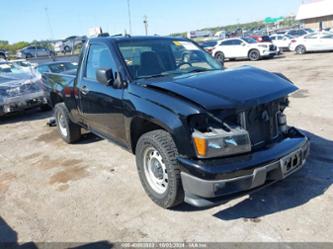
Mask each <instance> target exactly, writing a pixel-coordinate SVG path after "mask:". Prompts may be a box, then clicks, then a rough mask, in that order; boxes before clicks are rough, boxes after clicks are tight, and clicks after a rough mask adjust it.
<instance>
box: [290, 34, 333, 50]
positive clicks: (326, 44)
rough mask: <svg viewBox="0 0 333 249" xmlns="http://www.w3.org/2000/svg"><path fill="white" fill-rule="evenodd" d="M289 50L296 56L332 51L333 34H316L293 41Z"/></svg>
mask: <svg viewBox="0 0 333 249" xmlns="http://www.w3.org/2000/svg"><path fill="white" fill-rule="evenodd" d="M289 49H290V50H291V51H295V52H296V53H297V54H305V53H306V52H315V51H330V50H333V33H330V32H317V33H311V34H309V35H305V36H302V37H299V38H297V39H293V40H292V42H291V44H290V47H289Z"/></svg>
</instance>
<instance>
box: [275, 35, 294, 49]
mask: <svg viewBox="0 0 333 249" xmlns="http://www.w3.org/2000/svg"><path fill="white" fill-rule="evenodd" d="M270 38H271V40H272V43H273V44H274V45H275V46H277V47H278V48H279V49H280V50H289V46H290V43H291V41H292V40H293V37H292V36H289V35H280V34H274V35H271V36H270Z"/></svg>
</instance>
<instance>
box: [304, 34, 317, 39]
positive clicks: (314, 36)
mask: <svg viewBox="0 0 333 249" xmlns="http://www.w3.org/2000/svg"><path fill="white" fill-rule="evenodd" d="M317 38H318V36H317V35H307V36H305V37H304V39H317Z"/></svg>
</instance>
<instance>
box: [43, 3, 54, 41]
mask: <svg viewBox="0 0 333 249" xmlns="http://www.w3.org/2000/svg"><path fill="white" fill-rule="evenodd" d="M44 10H45V14H46V19H47V22H48V24H49V29H50V35H51V39H53V29H52V25H51V21H50V17H49V12H48V8H47V7H45V9H44Z"/></svg>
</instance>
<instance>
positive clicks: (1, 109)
mask: <svg viewBox="0 0 333 249" xmlns="http://www.w3.org/2000/svg"><path fill="white" fill-rule="evenodd" d="M44 104H47V99H46V97H45V93H44V91H39V92H33V93H28V94H24V95H19V96H15V97H7V98H5V99H4V101H3V102H2V103H0V115H5V114H7V113H11V112H17V111H23V110H25V109H29V108H33V107H37V106H41V105H44Z"/></svg>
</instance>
